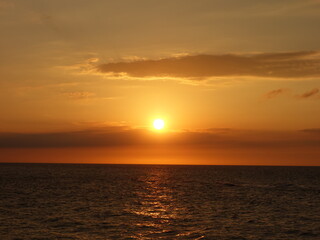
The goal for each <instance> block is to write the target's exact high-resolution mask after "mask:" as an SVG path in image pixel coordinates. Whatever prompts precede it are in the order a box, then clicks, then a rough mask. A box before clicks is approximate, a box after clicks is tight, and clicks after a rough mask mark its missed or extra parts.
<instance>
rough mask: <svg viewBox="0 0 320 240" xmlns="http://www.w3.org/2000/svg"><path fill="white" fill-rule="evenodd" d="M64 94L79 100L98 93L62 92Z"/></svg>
mask: <svg viewBox="0 0 320 240" xmlns="http://www.w3.org/2000/svg"><path fill="white" fill-rule="evenodd" d="M62 95H63V96H66V97H67V98H70V99H74V100H79V99H88V98H91V97H94V96H95V95H96V94H95V93H93V92H83V91H82V92H64V93H62Z"/></svg>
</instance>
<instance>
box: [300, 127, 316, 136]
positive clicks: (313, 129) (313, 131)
mask: <svg viewBox="0 0 320 240" xmlns="http://www.w3.org/2000/svg"><path fill="white" fill-rule="evenodd" d="M302 131H303V132H306V133H311V134H316V135H318V136H320V128H310V129H303V130H302Z"/></svg>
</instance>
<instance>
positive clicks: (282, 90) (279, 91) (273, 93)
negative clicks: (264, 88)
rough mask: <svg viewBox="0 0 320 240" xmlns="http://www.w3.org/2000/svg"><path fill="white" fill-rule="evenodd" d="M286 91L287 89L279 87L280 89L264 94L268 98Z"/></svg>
mask: <svg viewBox="0 0 320 240" xmlns="http://www.w3.org/2000/svg"><path fill="white" fill-rule="evenodd" d="M286 91H287V89H283V88H279V89H275V90H272V91H270V92H267V93H266V94H265V95H264V96H265V97H266V98H268V99H271V98H275V97H278V96H279V95H282V94H283V93H285V92H286Z"/></svg>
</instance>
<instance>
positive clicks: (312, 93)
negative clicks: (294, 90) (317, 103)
mask: <svg viewBox="0 0 320 240" xmlns="http://www.w3.org/2000/svg"><path fill="white" fill-rule="evenodd" d="M319 92H320V90H319V89H318V88H314V89H312V90H310V91H307V92H305V93H303V94H300V95H298V97H299V98H305V99H306V98H312V97H315V96H319Z"/></svg>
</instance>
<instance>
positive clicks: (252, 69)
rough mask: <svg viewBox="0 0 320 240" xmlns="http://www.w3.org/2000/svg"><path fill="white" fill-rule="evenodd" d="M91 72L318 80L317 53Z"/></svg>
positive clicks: (178, 60)
mask: <svg viewBox="0 0 320 240" xmlns="http://www.w3.org/2000/svg"><path fill="white" fill-rule="evenodd" d="M94 68H95V70H96V71H97V72H98V73H102V74H108V75H111V76H112V75H113V76H128V77H133V78H152V77H173V78H186V79H189V80H195V81H199V80H203V79H210V78H216V77H257V78H274V79H305V78H315V77H320V53H319V52H315V51H313V52H312V51H309V52H307V51H306V52H287V53H257V54H226V55H196V56H182V57H171V58H165V59H158V60H134V61H129V62H115V63H106V64H100V65H96V66H95V67H94Z"/></svg>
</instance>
